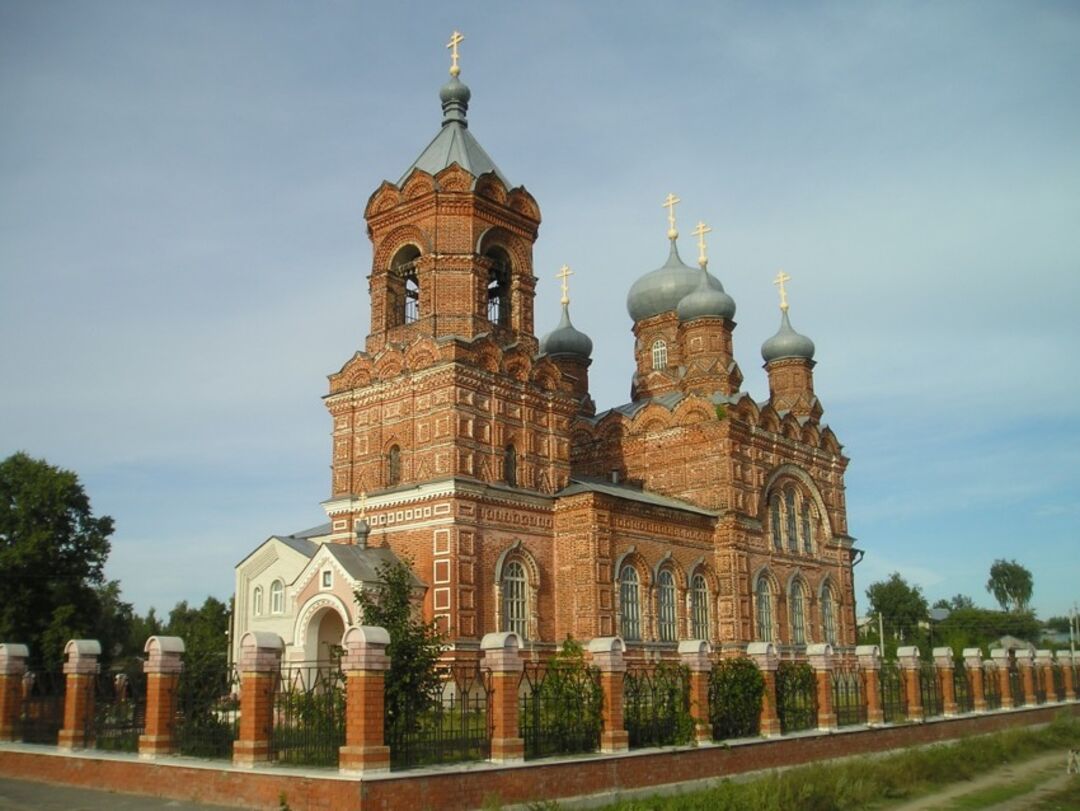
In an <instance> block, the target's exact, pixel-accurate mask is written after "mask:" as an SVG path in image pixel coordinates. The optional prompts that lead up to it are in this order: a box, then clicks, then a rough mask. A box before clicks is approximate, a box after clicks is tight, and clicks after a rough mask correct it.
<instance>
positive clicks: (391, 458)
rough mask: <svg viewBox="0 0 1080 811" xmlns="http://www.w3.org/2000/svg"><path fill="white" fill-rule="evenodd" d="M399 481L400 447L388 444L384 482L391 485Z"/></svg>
mask: <svg viewBox="0 0 1080 811" xmlns="http://www.w3.org/2000/svg"><path fill="white" fill-rule="evenodd" d="M400 482H401V448H399V447H398V446H397V445H391V446H390V452H389V453H388V454H387V460H386V483H387V484H388V485H390V486H391V487H393V486H394V485H395V484H399V483H400Z"/></svg>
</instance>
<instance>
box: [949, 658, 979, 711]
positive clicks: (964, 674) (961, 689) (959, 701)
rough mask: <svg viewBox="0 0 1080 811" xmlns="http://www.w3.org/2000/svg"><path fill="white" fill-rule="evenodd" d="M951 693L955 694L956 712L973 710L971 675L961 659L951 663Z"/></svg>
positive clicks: (973, 698)
mask: <svg viewBox="0 0 1080 811" xmlns="http://www.w3.org/2000/svg"><path fill="white" fill-rule="evenodd" d="M953 693H954V694H955V696H956V711H957V712H974V711H975V695H974V693H973V692H972V689H971V676H970V674H969V673H968V670H967V665H965V664H964V660H963V659H958V660H957V661H956V664H954V665H953Z"/></svg>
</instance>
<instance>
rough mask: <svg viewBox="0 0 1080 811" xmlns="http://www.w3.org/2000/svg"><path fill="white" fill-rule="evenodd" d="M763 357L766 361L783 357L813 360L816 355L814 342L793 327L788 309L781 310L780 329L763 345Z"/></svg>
mask: <svg viewBox="0 0 1080 811" xmlns="http://www.w3.org/2000/svg"><path fill="white" fill-rule="evenodd" d="M761 357H763V358H764V359H765V362H766V363H769V362H770V361H774V360H780V359H781V358H805V359H806V360H812V359H813V357H814V342H813V341H811V340H810V339H809V338H807V337H806V336H805V335H800V334H799V333H797V332H796V331H795V330H794V329H792V328H791V321H789V320H788V314H787V310H781V315H780V329H779V330H777V332H776V334H775V335H774V336H773V337H771V338H770V339H769V340H767V341H766V342H765V343H763V344H762V345H761Z"/></svg>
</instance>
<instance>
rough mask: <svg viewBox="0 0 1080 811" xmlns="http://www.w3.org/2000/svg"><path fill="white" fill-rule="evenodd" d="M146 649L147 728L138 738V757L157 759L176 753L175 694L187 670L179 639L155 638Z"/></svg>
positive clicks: (181, 643) (169, 637)
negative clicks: (181, 672) (182, 673)
mask: <svg viewBox="0 0 1080 811" xmlns="http://www.w3.org/2000/svg"><path fill="white" fill-rule="evenodd" d="M143 650H144V651H145V652H146V654H147V659H146V661H145V662H144V663H143V672H144V673H145V674H146V727H145V728H144V729H143V734H142V735H140V736H139V757H141V758H155V757H159V756H161V755H167V754H169V753H171V752H172V751H173V744H174V741H173V732H174V730H175V728H176V694H177V690H178V689H179V687H180V671H181V670H183V668H184V663H183V661H182V659H181V657H182V656H183V655H184V640H182V639H181V638H180V637H178V636H152V637H150V638H149V639H148V640H146V645H145V647H144V648H143Z"/></svg>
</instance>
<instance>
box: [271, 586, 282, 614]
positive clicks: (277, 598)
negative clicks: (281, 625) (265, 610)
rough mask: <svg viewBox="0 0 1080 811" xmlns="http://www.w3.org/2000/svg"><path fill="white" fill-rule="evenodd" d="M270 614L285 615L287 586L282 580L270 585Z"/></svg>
mask: <svg viewBox="0 0 1080 811" xmlns="http://www.w3.org/2000/svg"><path fill="white" fill-rule="evenodd" d="M270 613H271V614H284V613H285V584H284V583H282V582H281V581H280V580H275V581H274V582H273V583H272V584H271V585H270Z"/></svg>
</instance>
